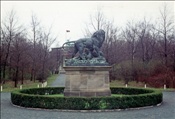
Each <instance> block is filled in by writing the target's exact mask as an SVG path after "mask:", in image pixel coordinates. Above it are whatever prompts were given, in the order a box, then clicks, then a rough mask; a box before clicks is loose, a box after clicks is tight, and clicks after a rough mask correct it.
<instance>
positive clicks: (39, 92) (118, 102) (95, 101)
mask: <svg viewBox="0 0 175 119" xmlns="http://www.w3.org/2000/svg"><path fill="white" fill-rule="evenodd" d="M63 90H64V88H62V87H48V88H33V89H25V90H19V91H14V92H12V93H11V101H12V103H13V104H15V105H18V106H23V107H32V108H45V109H70V110H96V109H126V108H135V107H143V106H151V105H157V104H159V103H161V102H162V92H160V91H156V90H150V89H138V88H118V87H112V88H111V92H112V94H122V95H113V96H107V97H91V98H86V97H64V96H63V97H62V96H57V95H55V96H53V94H62V93H63Z"/></svg>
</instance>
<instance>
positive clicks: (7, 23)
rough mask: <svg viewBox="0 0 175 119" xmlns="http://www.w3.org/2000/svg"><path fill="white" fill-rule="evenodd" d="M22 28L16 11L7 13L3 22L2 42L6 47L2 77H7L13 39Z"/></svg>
mask: <svg viewBox="0 0 175 119" xmlns="http://www.w3.org/2000/svg"><path fill="white" fill-rule="evenodd" d="M20 30H21V26H19V25H18V19H17V16H16V12H15V11H14V10H11V11H10V12H9V14H8V15H7V18H6V19H5V20H4V21H3V22H2V38H3V39H2V44H3V45H4V46H5V48H4V54H3V56H4V58H3V61H2V62H3V71H2V78H3V79H5V77H6V66H7V64H8V61H9V55H10V48H11V44H12V41H13V40H14V37H15V34H16V33H17V32H19V31H20Z"/></svg>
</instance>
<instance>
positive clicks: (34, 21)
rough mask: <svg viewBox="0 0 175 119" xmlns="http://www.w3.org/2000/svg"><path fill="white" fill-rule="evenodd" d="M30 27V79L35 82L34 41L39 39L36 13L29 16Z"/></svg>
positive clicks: (35, 55) (38, 23)
mask: <svg viewBox="0 0 175 119" xmlns="http://www.w3.org/2000/svg"><path fill="white" fill-rule="evenodd" d="M31 19H32V20H31V27H32V38H31V39H32V42H33V48H32V54H31V58H32V68H31V77H30V80H31V81H32V80H33V79H34V82H35V78H36V70H35V69H36V57H37V54H36V43H37V41H38V39H39V25H40V22H39V21H38V19H37V17H36V15H34V14H32V16H31Z"/></svg>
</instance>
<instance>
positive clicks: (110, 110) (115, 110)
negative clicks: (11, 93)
mask: <svg viewBox="0 0 175 119" xmlns="http://www.w3.org/2000/svg"><path fill="white" fill-rule="evenodd" d="M10 103H11V105H12V106H14V107H17V108H22V109H29V110H37V111H42V110H43V111H58V112H81V113H88V112H92V113H93V112H119V111H130V110H141V109H148V108H153V107H159V106H161V105H162V104H163V102H161V103H159V104H157V105H152V106H145V107H136V108H126V109H105V110H64V109H44V108H30V107H22V106H18V105H14V104H13V103H12V102H10Z"/></svg>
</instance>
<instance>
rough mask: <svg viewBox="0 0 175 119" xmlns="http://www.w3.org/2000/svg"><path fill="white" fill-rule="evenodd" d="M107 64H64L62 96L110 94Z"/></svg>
mask: <svg viewBox="0 0 175 119" xmlns="http://www.w3.org/2000/svg"><path fill="white" fill-rule="evenodd" d="M110 68H111V67H109V66H82V67H81V66H79V67H78V66H66V67H64V69H65V71H66V82H65V89H64V96H85V97H94V96H95V97H96V96H110V95H111V91H110V86H109V69H110Z"/></svg>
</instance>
